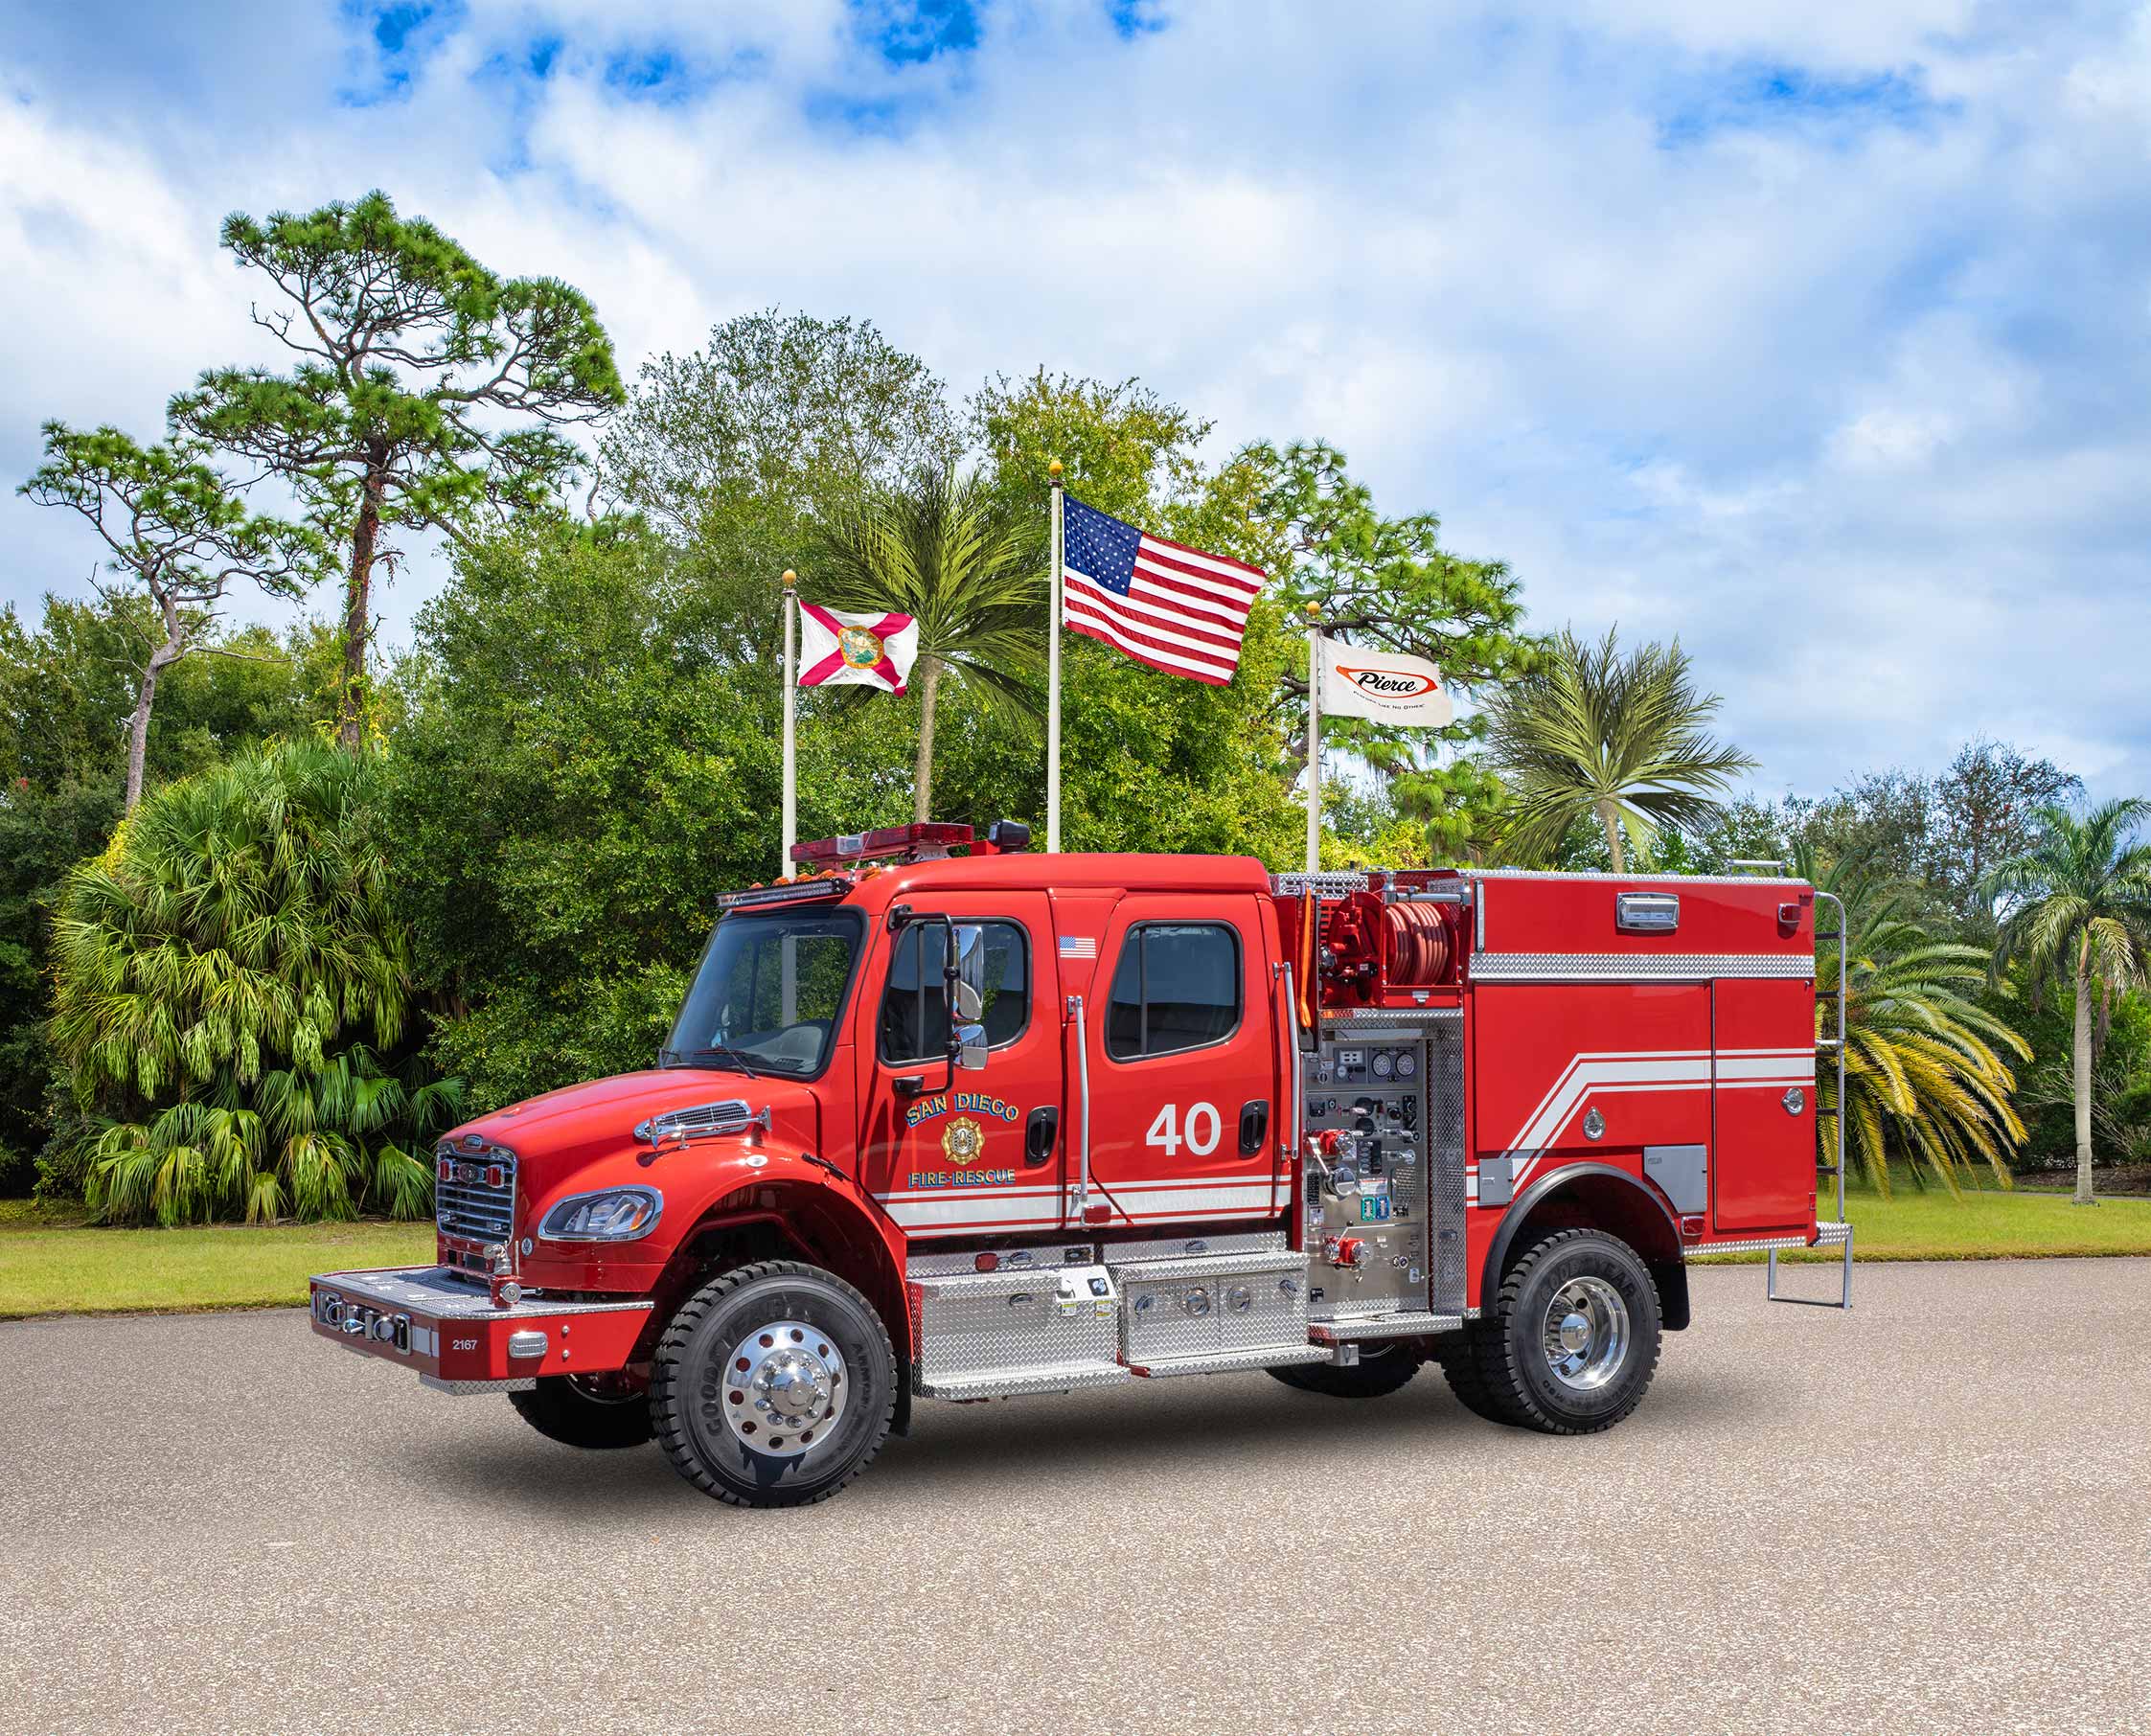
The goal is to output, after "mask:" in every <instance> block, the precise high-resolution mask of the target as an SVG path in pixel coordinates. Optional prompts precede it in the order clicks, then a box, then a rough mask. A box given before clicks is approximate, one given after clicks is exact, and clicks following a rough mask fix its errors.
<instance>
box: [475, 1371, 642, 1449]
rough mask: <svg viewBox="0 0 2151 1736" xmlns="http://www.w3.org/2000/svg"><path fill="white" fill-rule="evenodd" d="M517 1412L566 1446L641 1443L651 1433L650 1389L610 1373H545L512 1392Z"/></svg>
mask: <svg viewBox="0 0 2151 1736" xmlns="http://www.w3.org/2000/svg"><path fill="white" fill-rule="evenodd" d="M508 1402H509V1403H510V1404H511V1405H515V1414H516V1415H517V1416H519V1417H521V1418H522V1419H523V1421H524V1422H526V1423H528V1424H529V1425H530V1426H531V1427H532V1428H535V1429H537V1430H538V1433H539V1434H541V1435H543V1436H544V1437H545V1438H546V1439H547V1440H549V1441H559V1442H560V1443H561V1445H562V1446H566V1447H599V1448H603V1447H640V1446H641V1445H642V1444H643V1443H644V1442H645V1441H647V1440H648V1439H650V1433H651V1428H650V1395H649V1393H648V1392H647V1391H646V1390H645V1389H643V1388H642V1387H640V1386H630V1385H628V1384H627V1383H626V1382H621V1381H619V1380H618V1379H616V1378H614V1377H612V1376H608V1375H544V1376H541V1377H539V1379H538V1384H537V1386H536V1387H534V1388H533V1389H532V1390H531V1391H529V1392H512V1393H510V1394H509V1395H508Z"/></svg>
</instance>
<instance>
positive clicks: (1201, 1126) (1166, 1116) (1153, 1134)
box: [1143, 1103, 1224, 1157]
mask: <svg viewBox="0 0 2151 1736" xmlns="http://www.w3.org/2000/svg"><path fill="white" fill-rule="evenodd" d="M1223 1136H1224V1123H1223V1122H1222V1121H1221V1120H1220V1119H1219V1118H1218V1110H1217V1106H1216V1105H1215V1104H1210V1103H1191V1104H1189V1105H1188V1106H1187V1113H1186V1114H1185V1115H1184V1116H1183V1115H1182V1114H1181V1113H1180V1108H1179V1105H1178V1104H1175V1103H1169V1104H1167V1105H1166V1106H1165V1107H1164V1108H1161V1109H1159V1110H1158V1111H1157V1119H1156V1121H1154V1122H1152V1123H1151V1124H1150V1131H1149V1132H1147V1133H1145V1134H1144V1135H1143V1143H1144V1144H1145V1145H1155V1146H1160V1147H1162V1148H1163V1149H1164V1152H1165V1154H1166V1156H1168V1157H1171V1156H1174V1155H1176V1154H1178V1151H1179V1149H1180V1141H1181V1140H1182V1139H1183V1138H1184V1139H1186V1141H1187V1149H1188V1150H1189V1151H1191V1152H1193V1153H1194V1154H1196V1155H1197V1156H1198V1157H1207V1156H1208V1155H1209V1154H1211V1153H1212V1152H1214V1151H1216V1150H1217V1149H1218V1141H1219V1139H1220V1138H1222V1137H1223Z"/></svg>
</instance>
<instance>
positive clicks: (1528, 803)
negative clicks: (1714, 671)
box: [1487, 628, 1755, 874]
mask: <svg viewBox="0 0 2151 1736" xmlns="http://www.w3.org/2000/svg"><path fill="white" fill-rule="evenodd" d="M1718 704H1719V700H1718V697H1717V696H1716V695H1715V694H1705V693H1703V692H1701V691H1699V690H1698V689H1697V687H1696V685H1695V682H1694V679H1693V677H1692V675H1691V674H1690V673H1689V659H1688V655H1687V653H1686V652H1685V651H1682V649H1681V645H1680V642H1679V641H1678V640H1676V641H1675V642H1674V643H1673V644H1672V645H1670V646H1665V645H1643V646H1639V647H1638V648H1637V649H1636V650H1635V651H1631V652H1630V653H1629V654H1628V655H1626V656H1625V657H1624V656H1623V655H1622V654H1621V652H1620V651H1619V648H1618V647H1617V645H1616V644H1615V642H1614V635H1613V629H1611V628H1609V629H1608V630H1607V633H1606V636H1605V637H1604V638H1603V639H1601V640H1599V641H1598V642H1597V643H1596V644H1595V645H1592V644H1586V643H1585V642H1583V641H1582V640H1580V639H1578V638H1577V637H1576V636H1575V634H1574V633H1572V632H1569V631H1567V630H1564V631H1563V632H1562V633H1561V635H1560V637H1559V638H1558V639H1556V640H1555V642H1554V645H1553V649H1552V652H1551V654H1550V656H1549V657H1548V658H1547V660H1546V662H1545V665H1544V667H1542V668H1540V669H1538V670H1535V671H1534V672H1532V673H1531V674H1527V675H1525V676H1523V677H1522V679H1520V680H1518V681H1516V682H1513V683H1511V684H1510V685H1508V686H1507V687H1504V688H1502V689H1500V690H1499V692H1497V693H1496V694H1495V695H1494V696H1493V698H1492V701H1491V703H1490V706H1489V717H1490V723H1489V730H1488V738H1487V740H1488V744H1489V747H1490V750H1491V757H1492V759H1493V761H1494V764H1495V766H1496V768H1497V769H1498V770H1499V772H1500V773H1501V774H1502V775H1503V777H1504V778H1505V779H1506V780H1507V782H1508V787H1509V794H1510V798H1511V800H1512V802H1513V803H1514V807H1513V809H1512V811H1511V813H1510V816H1509V818H1508V820H1507V822H1506V824H1505V827H1504V836H1505V838H1506V840H1507V841H1508V842H1510V843H1512V844H1513V845H1514V846H1515V847H1516V848H1517V849H1519V850H1521V851H1522V852H1525V853H1528V854H1536V855H1544V854H1546V853H1550V852H1551V851H1552V850H1554V849H1555V848H1556V847H1557V846H1558V845H1559V844H1560V842H1561V840H1562V837H1563V835H1564V834H1566V833H1567V830H1568V827H1569V825H1570V824H1571V823H1572V822H1573V821H1574V820H1575V819H1576V818H1577V817H1578V816H1579V815H1581V814H1587V813H1588V814H1593V815H1595V816H1596V817H1597V820H1598V823H1599V826H1600V828H1601V829H1602V830H1603V831H1604V833H1605V834H1606V849H1607V854H1608V855H1609V856H1610V857H1612V859H1613V872H1614V873H1616V874H1621V873H1625V872H1626V871H1627V863H1628V855H1627V848H1626V843H1625V841H1624V838H1623V829H1624V827H1625V829H1626V831H1627V833H1628V834H1630V835H1632V836H1633V837H1634V839H1635V841H1636V845H1637V847H1638V848H1639V849H1640V850H1642V851H1644V852H1646V853H1648V851H1649V850H1650V848H1651V846H1652V844H1653V842H1654V840H1655V839H1656V837H1657V835H1658V832H1659V827H1661V826H1664V825H1675V826H1691V827H1700V826H1703V825H1705V824H1707V823H1708V822H1709V820H1710V819H1711V818H1712V816H1713V815H1714V814H1716V812H1717V811H1719V809H1720V807H1721V804H1720V803H1719V802H1718V800H1717V799H1716V797H1717V795H1718V793H1719V792H1721V791H1724V790H1727V789H1728V788H1730V787H1731V784H1732V781H1733V779H1734V777H1735V776H1736V775H1737V774H1739V773H1741V772H1743V771H1749V770H1751V769H1752V768H1753V767H1754V765H1755V762H1754V761H1753V760H1751V759H1750V758H1749V757H1748V756H1747V755H1746V754H1744V753H1742V752H1740V751H1739V750H1738V749H1737V748H1733V747H1730V746H1728V745H1726V744H1725V743H1723V742H1718V741H1715V740H1714V739H1712V737H1711V736H1710V735H1709V733H1708V730H1707V727H1706V726H1707V724H1708V723H1709V720H1710V718H1711V716H1712V714H1713V713H1715V712H1716V711H1717V709H1718Z"/></svg>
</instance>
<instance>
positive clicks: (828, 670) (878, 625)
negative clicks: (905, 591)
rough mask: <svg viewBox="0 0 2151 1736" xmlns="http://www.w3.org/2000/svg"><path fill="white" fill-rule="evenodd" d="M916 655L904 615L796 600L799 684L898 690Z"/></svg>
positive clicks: (915, 627) (914, 636)
mask: <svg viewBox="0 0 2151 1736" xmlns="http://www.w3.org/2000/svg"><path fill="white" fill-rule="evenodd" d="M918 655H919V623H918V622H917V620H916V619H914V618H913V617H912V616H910V615H864V614H855V613H853V612H851V611H850V610H848V609H840V608H817V607H815V606H814V605H812V603H802V604H800V605H799V685H800V686H801V687H846V686H850V687H879V688H881V690H882V691H883V692H884V693H892V694H900V693H902V692H903V691H904V680H905V678H906V677H907V676H908V675H909V674H911V665H912V663H913V661H914V660H915V659H916V658H917V657H918Z"/></svg>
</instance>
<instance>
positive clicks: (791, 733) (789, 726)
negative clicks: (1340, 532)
mask: <svg viewBox="0 0 2151 1736" xmlns="http://www.w3.org/2000/svg"><path fill="white" fill-rule="evenodd" d="M798 582H799V575H798V574H797V573H794V572H792V571H791V570H790V569H789V568H787V569H786V571H785V576H784V602H783V605H782V607H783V609H784V843H783V845H782V846H781V850H780V855H779V857H778V861H777V879H780V880H789V879H791V874H792V868H791V847H792V845H794V844H796V843H797V842H798V841H799V764H798V757H797V747H796V745H795V736H796V723H797V715H796V714H797V710H798V705H799V670H798V667H797V665H798V661H799V653H798V651H797V649H796V640H797V634H796V632H795V631H794V628H795V625H796V623H797V621H798V617H799V596H798V592H797V591H796V589H795V588H794V587H795V586H796V585H797V584H798Z"/></svg>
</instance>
